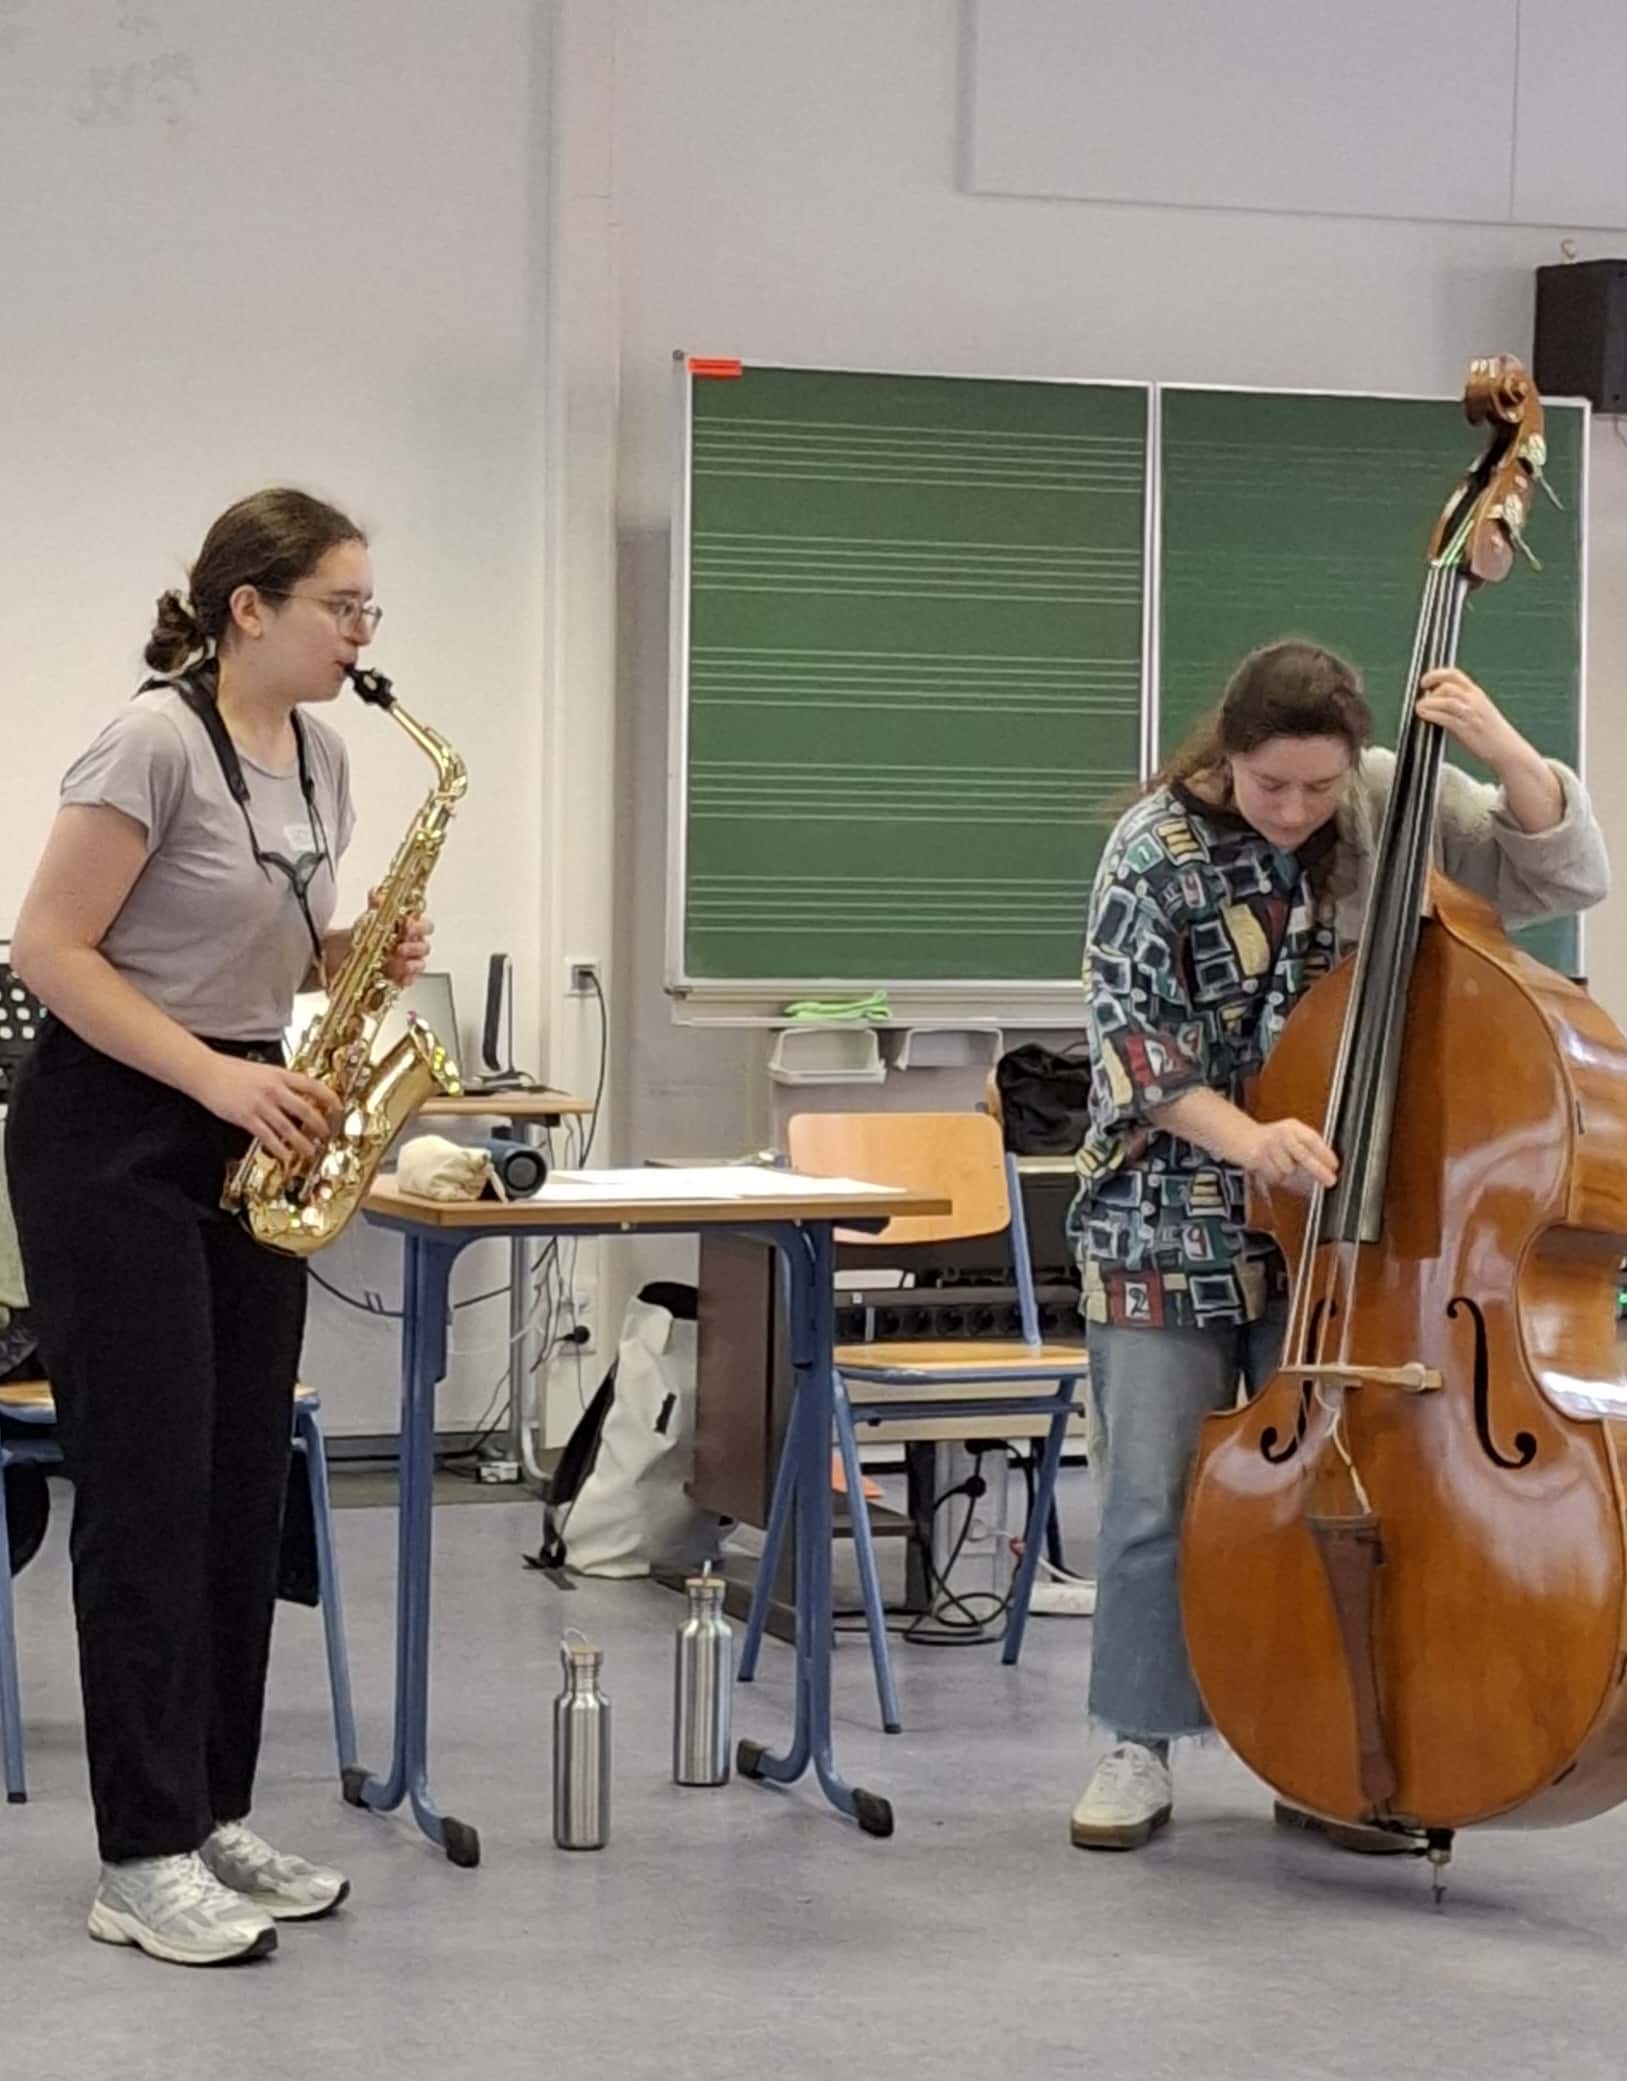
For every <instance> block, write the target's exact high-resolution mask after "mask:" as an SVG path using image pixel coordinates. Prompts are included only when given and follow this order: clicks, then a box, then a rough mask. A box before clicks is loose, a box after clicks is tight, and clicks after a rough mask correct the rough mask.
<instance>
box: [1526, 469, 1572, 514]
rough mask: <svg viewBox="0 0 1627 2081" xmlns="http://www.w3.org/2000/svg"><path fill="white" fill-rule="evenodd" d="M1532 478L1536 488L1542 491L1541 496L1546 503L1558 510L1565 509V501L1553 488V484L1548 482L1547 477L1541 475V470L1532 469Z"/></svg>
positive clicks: (1562, 510)
mask: <svg viewBox="0 0 1627 2081" xmlns="http://www.w3.org/2000/svg"><path fill="white" fill-rule="evenodd" d="M1532 479H1533V482H1534V483H1535V484H1536V487H1537V489H1538V490H1539V491H1540V492H1541V493H1542V495H1543V497H1544V498H1545V499H1546V500H1547V501H1548V503H1549V504H1550V505H1551V506H1557V507H1558V509H1559V511H1560V512H1561V513H1563V512H1564V510H1565V501H1564V500H1563V499H1562V498H1561V497H1560V496H1559V494H1558V492H1557V491H1555V490H1554V488H1553V486H1552V485H1551V484H1550V483H1549V482H1548V480H1547V478H1546V477H1545V476H1544V475H1543V473H1542V472H1541V470H1536V471H1534V472H1533V473H1532Z"/></svg>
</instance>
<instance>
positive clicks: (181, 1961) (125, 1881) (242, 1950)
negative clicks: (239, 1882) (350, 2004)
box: [90, 1855, 277, 1965]
mask: <svg viewBox="0 0 1627 2081" xmlns="http://www.w3.org/2000/svg"><path fill="white" fill-rule="evenodd" d="M90 1933H91V1935H92V1936H93V1937H94V1938H95V1939H96V1941H97V1942H98V1943H99V1944H135V1945H136V1946H137V1947H138V1948H139V1949H141V1950H143V1951H145V1952H146V1953H147V1956H148V1957H149V1958H162V1959H163V1960H164V1961H165V1963H166V1964H168V1965H226V1964H229V1963H230V1962H231V1961H232V1960H233V1959H238V1958H264V1957H265V1956H266V1955H267V1953H268V1952H271V1951H275V1950H276V1948H277V1932H276V1930H275V1929H274V1928H273V1927H272V1924H271V1921H270V1919H269V1917H267V1916H265V1915H263V1914H261V1912H260V1911H259V1909H258V1908H256V1907H255V1906H254V1905H253V1903H252V1902H250V1901H247V1900H245V1899H244V1898H243V1896H242V1894H240V1893H233V1892H231V1891H230V1890H229V1889H228V1888H227V1887H225V1886H223V1885H221V1883H220V1881H219V1880H218V1879H217V1878H216V1877H215V1876H214V1874H213V1873H212V1872H210V1871H209V1870H208V1868H207V1867H206V1866H205V1865H204V1864H203V1862H202V1860H201V1859H200V1858H198V1857H197V1856H196V1855H189V1856H185V1857H138V1858H135V1859H133V1860H132V1861H131V1862H130V1863H128V1864H104V1865H103V1866H102V1882H101V1884H100V1885H99V1886H98V1887H97V1889H96V1898H95V1900H94V1901H93V1902H92V1903H91V1910H90Z"/></svg>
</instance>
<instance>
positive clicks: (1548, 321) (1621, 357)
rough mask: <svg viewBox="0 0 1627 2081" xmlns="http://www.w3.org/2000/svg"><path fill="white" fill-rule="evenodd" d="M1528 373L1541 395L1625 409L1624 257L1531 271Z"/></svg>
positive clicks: (1626, 278)
mask: <svg viewBox="0 0 1627 2081" xmlns="http://www.w3.org/2000/svg"><path fill="white" fill-rule="evenodd" d="M1531 373H1532V375H1533V376H1534V377H1535V378H1536V383H1537V388H1538V389H1539V390H1540V391H1541V392H1542V393H1543V395H1544V396H1545V397H1585V398H1587V399H1589V400H1590V402H1591V403H1592V405H1593V409H1594V410H1595V411H1596V412H1627V260H1574V261H1570V262H1568V263H1567V264H1566V265H1564V266H1561V267H1539V268H1538V269H1537V329H1536V341H1535V345H1534V347H1533V349H1532V354H1531Z"/></svg>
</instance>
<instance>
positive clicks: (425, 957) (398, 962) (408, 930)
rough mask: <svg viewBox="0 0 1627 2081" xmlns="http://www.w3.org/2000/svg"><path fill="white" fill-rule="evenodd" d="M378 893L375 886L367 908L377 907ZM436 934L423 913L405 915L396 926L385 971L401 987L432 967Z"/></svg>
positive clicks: (404, 986)
mask: <svg viewBox="0 0 1627 2081" xmlns="http://www.w3.org/2000/svg"><path fill="white" fill-rule="evenodd" d="M378 900H379V892H378V890H377V889H374V890H373V891H372V893H371V894H370V895H369V896H368V899H367V908H368V909H369V910H374V909H376V908H377V906H378ZM434 936H435V927H434V926H433V925H432V924H431V923H430V921H429V919H428V918H426V917H425V916H423V914H422V913H421V912H419V913H417V914H415V915H414V916H412V917H407V918H403V919H402V920H401V923H400V925H399V926H398V927H397V928H396V935H395V945H394V946H393V947H392V948H391V949H390V952H389V954H388V956H387V957H386V959H385V963H384V973H385V974H386V975H387V976H388V977H389V979H390V981H391V982H392V983H394V984H395V986H396V988H397V989H398V990H404V989H405V988H406V986H407V985H408V983H415V982H416V981H417V980H418V978H419V977H420V976H421V975H422V974H423V972H424V970H425V969H426V968H427V967H428V966H429V943H430V941H431V940H432V939H433V938H434Z"/></svg>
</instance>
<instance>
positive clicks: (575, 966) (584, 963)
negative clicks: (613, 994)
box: [565, 954, 604, 997]
mask: <svg viewBox="0 0 1627 2081" xmlns="http://www.w3.org/2000/svg"><path fill="white" fill-rule="evenodd" d="M565 988H566V990H567V992H568V993H569V994H570V995H571V996H572V997H591V996H592V995H593V994H594V992H595V991H596V990H597V991H601V992H602V990H603V988H604V984H603V979H602V978H601V976H600V974H599V957H598V955H597V954H575V955H570V956H567V958H566V962H565Z"/></svg>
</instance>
